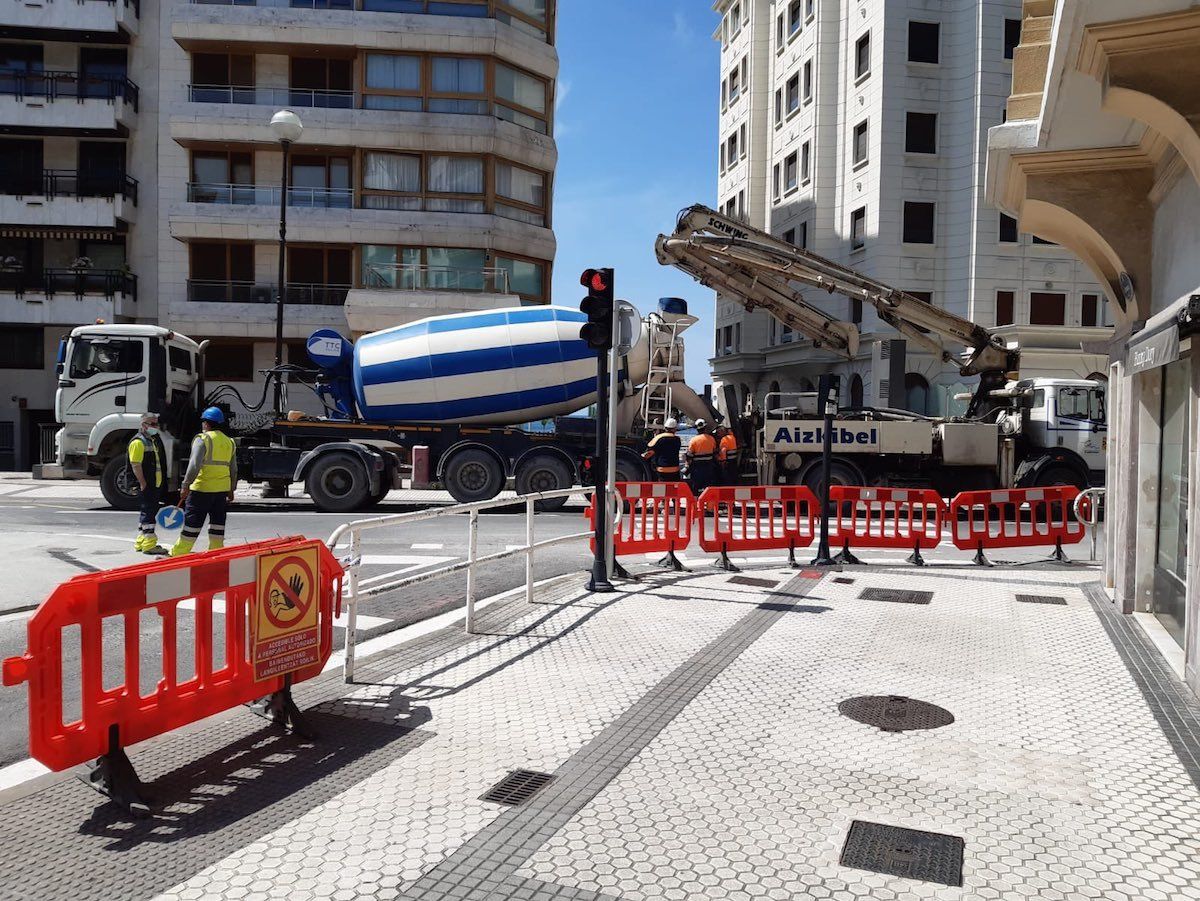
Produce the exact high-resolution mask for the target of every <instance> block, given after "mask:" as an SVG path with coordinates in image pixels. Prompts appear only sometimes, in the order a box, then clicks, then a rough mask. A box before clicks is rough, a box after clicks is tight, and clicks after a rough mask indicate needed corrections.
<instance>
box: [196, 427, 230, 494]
mask: <svg viewBox="0 0 1200 901" xmlns="http://www.w3.org/2000/svg"><path fill="white" fill-rule="evenodd" d="M200 440H201V441H203V442H204V463H203V464H202V465H201V466H200V474H199V475H198V476H196V481H194V482H192V484H191V486H190V489H191V490H192V491H201V492H205V493H208V492H211V493H213V494H228V493H229V492H230V491H231V490H232V489H233V478H232V468H233V455H234V453H235V452H236V450H235V448H234V444H233V439H232V438H230V437H229V436H228V435H226V434H225V433H224V432H201V433H200Z"/></svg>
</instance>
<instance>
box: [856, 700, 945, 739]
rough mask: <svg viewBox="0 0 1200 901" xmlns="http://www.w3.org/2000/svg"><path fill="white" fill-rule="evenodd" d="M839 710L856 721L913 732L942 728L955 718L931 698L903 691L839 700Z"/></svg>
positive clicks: (896, 730) (890, 729) (885, 728)
mask: <svg viewBox="0 0 1200 901" xmlns="http://www.w3.org/2000/svg"><path fill="white" fill-rule="evenodd" d="M838 712H839V713H840V714H841V715H842V716H848V717H850V719H852V720H855V721H856V722H859V723H863V724H865V725H867V726H875V727H876V728H877V729H882V730H883V731H884V732H912V731H917V730H920V729H940V728H941V727H942V726H949V725H950V724H951V723H953V722H954V714H953V713H951V712H950V711H949V710H947V709H946V708H944V707H938V706H937V705H936V704H930V703H929V702H927V701H915V700H913V699H912V698H905V697H901V696H900V695H863V696H861V697H857V698H847V699H846V700H844V701H842V703H840V704H838Z"/></svg>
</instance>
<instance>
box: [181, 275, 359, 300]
mask: <svg viewBox="0 0 1200 901" xmlns="http://www.w3.org/2000/svg"><path fill="white" fill-rule="evenodd" d="M352 287H353V286H352V285H323V284H315V283H305V282H288V284H287V297H286V298H285V299H284V302H285V303H290V304H300V305H303V306H331V307H334V306H341V305H342V304H344V303H345V302H346V295H348V294H349V293H350V289H351V288H352ZM276 294H277V287H276V286H275V285H274V284H264V283H262V282H254V281H242V280H238V279H203V278H190V279H188V281H187V299H188V301H190V302H195V303H275V298H276Z"/></svg>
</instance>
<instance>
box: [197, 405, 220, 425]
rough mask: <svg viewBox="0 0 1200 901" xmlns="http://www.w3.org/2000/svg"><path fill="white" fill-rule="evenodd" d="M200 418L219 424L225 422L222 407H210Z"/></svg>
mask: <svg viewBox="0 0 1200 901" xmlns="http://www.w3.org/2000/svg"><path fill="white" fill-rule="evenodd" d="M200 418H201V419H203V420H204V421H205V422H213V423H216V424H217V425H222V424H223V423H224V422H225V414H224V413H222V412H221V408H220V407H209V408H208V409H207V410H205V411H204V412H203V413H201V414H200Z"/></svg>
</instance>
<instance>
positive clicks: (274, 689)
mask: <svg viewBox="0 0 1200 901" xmlns="http://www.w3.org/2000/svg"><path fill="white" fill-rule="evenodd" d="M343 574H344V571H343V569H342V566H341V564H339V563H338V561H337V559H336V558H334V557H333V555H332V554H330V552H329V550H328V549H327V548H326V547H325V545H324V544H322V543H321V542H320V541H312V540H309V539H306V538H303V537H296V538H284V539H274V540H271V541H264V542H258V543H254V544H246V545H241V546H238V547H230V548H225V549H223V550H219V551H212V552H209V553H205V554H193V555H189V556H185V557H176V558H164V559H161V560H157V561H155V562H153V563H144V564H139V565H136V566H129V567H125V568H123V569H115V570H110V571H107V572H99V573H89V574H87V575H82V576H77V577H75V578H74V579H71V580H70V581H68V582H64V583H63V584H62V585H59V586H58V588H56V589H55V590H54V593H53V594H51V595H50V597H49V599H47V600H46V601H45V602H44V603H43V604H42V605H41V606H40V607H39V608H38V610H37V612H36V613H34V615H33V618H32V619H30V620H29V623H28V638H29V650H28V651H26V653H25V654H23V655H22V656H20V657H10V658H9V659H7V660H5V661H4V664H3V682H4V684H5V685H10V686H11V685H19V684H22V683H28V686H29V688H28V691H29V744H30V753H31V755H32V756H33V757H34V758H35V759H37V760H39V761H40V762H42V763H43V764H45V765H46V766H48V767H50V769H52V770H63V769H66V768H67V767H71V766H75V765H76V764H79V763H83V762H84V761H86V760H88V759H90V758H95V757H99V758H101V760H99V761H97V768H96V769H97V770H103V771H104V772H101V773H100V774H99V776H97V775H95V774H94V775H93V779H92V781H93V783H94V784H95V785H96V787H97V788H99V789H100V790H102V791H104V792H105V793H106V794H110V796H111V797H113V798H114V799H116V800H121V801H123V802H125V803H126V804H127V806H128V805H129V804H130V803H135V804H136V803H137V801H138V799H137V797H136V794H137V793H136V791H135V792H134V797H132V798H130V797H120V798H118V796H117V794H113V793H112V792H111V791H110V789H112V788H113V786H111V785H101V784H98V783H102V782H105V781H106V779H108V777H110V776H111V775H112V774H113V772H114V771H119V770H120V769H121V768H122V767H127V768H128V774H129V775H132V767H130V766H129V764H128V758H126V757H125V756H124V752H123V750H122V749H123V748H124V747H127V746H129V745H131V744H134V743H135V742H139V741H143V740H145V739H147V738H151V737H153V736H155V735H161V734H162V733H164V732H169V731H171V730H173V729H178V728H179V727H181V726H185V725H187V724H188V723H193V722H196V721H197V720H201V719H204V718H205V717H208V716H211V715H213V714H215V713H220V712H221V711H224V710H228V709H230V708H232V707H235V706H237V705H239V704H244V703H247V702H249V701H254V700H256V699H260V698H263V697H265V696H268V695H271V696H275V695H279V698H278V699H277V700H278V703H277V704H274V705H272V707H271V712H272V713H274V714H276V716H275V718H276V720H277V722H282V721H283V719H284V718H285V717H289V716H290V717H291V718H292V719H293V724H296V721H297V720H298V715H299V712H298V711H296V710H295V705H294V704H292V703H291V697H290V686H291V685H292V684H294V683H296V682H301V681H303V680H305V679H309V678H311V677H313V676H315V675H317V674H318V673H320V672H321V668H322V666H323V665H324V664H325V662H326V660H328V659H329V655H330V652H331V651H332V648H333V617H334V615H335V611H334V608H335V606H336V607H338V608H339V610H338V612H340V606H341V585H342V576H343ZM189 610H190V611H193V612H191V613H190V614H189V613H188V611H189ZM148 611H153V614H152V615H151V617H152V618H151V619H150V620H149V621H147V619H146V616H147V612H148ZM221 612H223V613H224V621H223V623H220V622H219V617H218V616H217V615H219V614H220V613H221ZM181 620H182V621H184V623H185V624H187V623H188V622H190V625H191V627H192V632H193V636H192V637H191V638H190V639H188V640H187V644H188V645H190V647H186V646H185V647H184V648H182V649H181V648H180V646H179V645H180V634H181V630H180V624H181ZM148 631H152V632H153V633H154V635H153V637H152V638H149V639H147V638H146V633H147V632H148ZM106 637H107V638H108V647H107V648H106V647H105V638H106ZM114 642H116V643H119V645H120V647H118V648H117V649H116V650H115V651H114V649H113V644H114ZM67 649H69V650H70V653H64V651H65V650H67ZM76 649H78V654H76V653H75V651H76ZM181 651H182V653H181ZM148 655H150V656H157V657H158V658H159V659H160V660H161V666H155V667H154V670H155V671H154V672H153V673H147V672H144V668H145V659H144V658H145V657H146V656H148ZM185 667H186V669H185ZM65 671H70V672H71V673H72V675H65V674H64V673H65ZM147 676H149V677H150V679H147V678H146V677H147ZM147 684H149V685H150V687H149V688H148V689H145V688H144V686H146V685H147ZM76 697H78V698H79V702H78V709H79V715H78V717H75V716H74V715H72V716H71V717H70V718H69V720H68V719H67V718H66V717H64V698H70V699H74V698H76ZM132 778H133V780H134V785H135V786H136V785H137V784H138V783H136V776H135V775H134V776H132ZM127 787H128V786H127ZM117 789H118V790H119V789H120V786H117ZM126 794H128V793H127V792H126Z"/></svg>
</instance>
